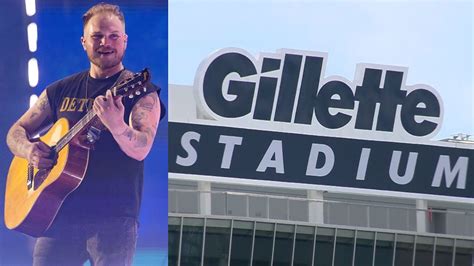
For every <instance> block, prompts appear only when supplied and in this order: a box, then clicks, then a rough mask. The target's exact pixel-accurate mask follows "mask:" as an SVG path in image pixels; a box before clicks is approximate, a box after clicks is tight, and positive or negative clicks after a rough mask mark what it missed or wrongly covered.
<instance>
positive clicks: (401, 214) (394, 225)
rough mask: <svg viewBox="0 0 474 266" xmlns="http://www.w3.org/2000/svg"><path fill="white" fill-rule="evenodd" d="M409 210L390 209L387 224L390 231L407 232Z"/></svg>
mask: <svg viewBox="0 0 474 266" xmlns="http://www.w3.org/2000/svg"><path fill="white" fill-rule="evenodd" d="M408 211H409V210H408V209H402V208H395V207H392V208H390V209H389V212H388V213H389V215H388V222H389V223H390V225H389V228H390V229H398V230H408V228H409V224H408V223H409V218H408V215H409V212H408Z"/></svg>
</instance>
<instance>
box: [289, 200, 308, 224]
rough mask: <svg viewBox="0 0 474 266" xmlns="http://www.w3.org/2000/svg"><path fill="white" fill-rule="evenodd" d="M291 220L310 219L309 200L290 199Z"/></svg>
mask: <svg viewBox="0 0 474 266" xmlns="http://www.w3.org/2000/svg"><path fill="white" fill-rule="evenodd" d="M289 204H290V220H292V221H305V222H306V221H308V201H307V200H306V199H304V200H290V202H289Z"/></svg>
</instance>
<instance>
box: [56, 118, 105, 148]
mask: <svg viewBox="0 0 474 266" xmlns="http://www.w3.org/2000/svg"><path fill="white" fill-rule="evenodd" d="M89 125H94V126H101V125H102V123H100V121H99V120H98V119H97V115H96V114H95V112H94V110H93V109H91V110H89V112H87V114H86V115H85V116H83V117H82V118H81V119H80V120H79V121H78V122H77V123H76V124H75V125H74V126H73V127H72V128H71V129H70V130H69V131H68V132H67V133H66V134H65V135H64V136H63V137H62V138H61V139H60V140H59V141H58V143H57V144H56V146H55V147H54V151H55V152H56V153H58V152H59V151H60V150H62V149H63V148H64V147H65V146H66V145H67V144H68V143H69V142H70V141H71V140H72V139H73V138H74V137H76V136H77V135H78V134H79V133H81V132H83V131H84V129H85V128H86V127H87V126H89Z"/></svg>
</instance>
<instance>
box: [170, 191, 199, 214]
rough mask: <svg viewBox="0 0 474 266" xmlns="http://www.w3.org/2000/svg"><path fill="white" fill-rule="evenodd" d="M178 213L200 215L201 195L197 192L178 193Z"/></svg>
mask: <svg viewBox="0 0 474 266" xmlns="http://www.w3.org/2000/svg"><path fill="white" fill-rule="evenodd" d="M176 193H177V196H176V199H177V201H178V202H177V204H176V203H175V204H176V205H177V206H178V207H177V212H178V213H199V193H198V192H196V191H176Z"/></svg>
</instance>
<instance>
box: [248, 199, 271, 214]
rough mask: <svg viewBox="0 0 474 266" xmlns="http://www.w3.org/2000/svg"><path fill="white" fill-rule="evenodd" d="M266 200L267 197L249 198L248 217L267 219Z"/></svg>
mask: <svg viewBox="0 0 474 266" xmlns="http://www.w3.org/2000/svg"><path fill="white" fill-rule="evenodd" d="M267 200H268V198H267V197H257V196H249V216H250V217H257V218H268V217H267V207H268V206H267Z"/></svg>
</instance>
